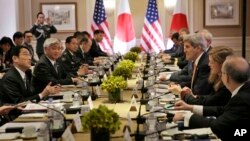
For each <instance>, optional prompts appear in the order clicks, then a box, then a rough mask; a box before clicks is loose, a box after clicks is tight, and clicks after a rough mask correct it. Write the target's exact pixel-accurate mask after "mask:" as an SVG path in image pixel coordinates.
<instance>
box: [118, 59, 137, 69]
mask: <svg viewBox="0 0 250 141" xmlns="http://www.w3.org/2000/svg"><path fill="white" fill-rule="evenodd" d="M117 67H125V68H128V69H129V70H131V71H132V70H133V69H134V67H135V63H134V62H133V61H131V60H126V59H125V60H122V61H121V62H120V63H119V64H118V65H117Z"/></svg>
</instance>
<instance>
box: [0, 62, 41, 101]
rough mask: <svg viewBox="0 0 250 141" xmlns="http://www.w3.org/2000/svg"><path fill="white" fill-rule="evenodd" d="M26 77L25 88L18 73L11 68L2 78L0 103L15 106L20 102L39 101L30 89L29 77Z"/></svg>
mask: <svg viewBox="0 0 250 141" xmlns="http://www.w3.org/2000/svg"><path fill="white" fill-rule="evenodd" d="M30 76H31V75H26V77H27V84H26V85H27V88H26V87H25V82H24V81H23V78H22V77H21V75H20V73H19V72H18V71H17V70H16V68H15V67H12V68H11V69H10V70H9V71H8V72H7V73H6V74H5V75H4V76H3V78H2V85H1V86H0V87H1V99H2V103H12V104H17V103H20V102H22V101H27V100H34V99H35V100H36V101H40V97H39V95H38V93H34V92H33V90H32V88H31V87H30V79H31V77H30Z"/></svg>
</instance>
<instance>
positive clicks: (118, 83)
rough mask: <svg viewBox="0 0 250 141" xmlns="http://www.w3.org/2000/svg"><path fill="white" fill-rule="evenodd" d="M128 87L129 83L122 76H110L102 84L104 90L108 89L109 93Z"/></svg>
mask: <svg viewBox="0 0 250 141" xmlns="http://www.w3.org/2000/svg"><path fill="white" fill-rule="evenodd" d="M126 87H127V82H126V81H125V79H124V78H123V77H122V76H113V75H111V76H109V77H108V79H106V80H104V81H103V82H102V84H101V88H102V89H106V90H107V91H108V92H109V93H115V92H116V91H117V89H124V88H126Z"/></svg>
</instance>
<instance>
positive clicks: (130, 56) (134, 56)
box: [124, 51, 138, 62]
mask: <svg viewBox="0 0 250 141" xmlns="http://www.w3.org/2000/svg"><path fill="white" fill-rule="evenodd" d="M137 57H138V54H137V53H136V52H131V51H130V52H128V53H126V54H125V55H124V59H128V60H131V61H133V62H135V60H136V59H137Z"/></svg>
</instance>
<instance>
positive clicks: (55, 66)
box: [54, 62, 58, 73]
mask: <svg viewBox="0 0 250 141" xmlns="http://www.w3.org/2000/svg"><path fill="white" fill-rule="evenodd" d="M54 69H55V71H56V73H58V69H57V63H56V62H55V63H54Z"/></svg>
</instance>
